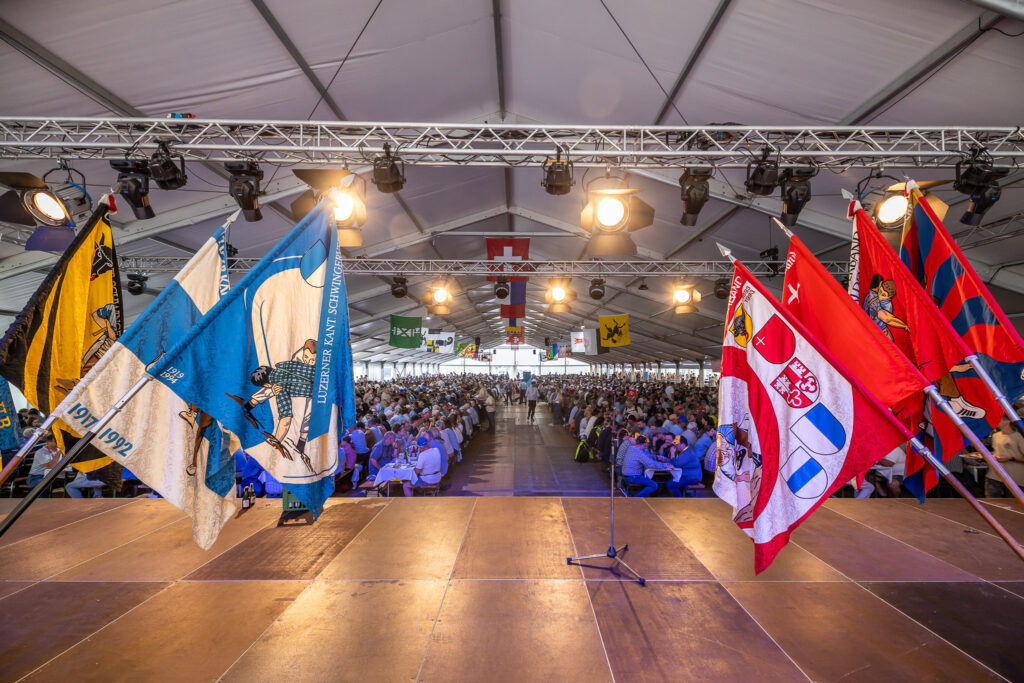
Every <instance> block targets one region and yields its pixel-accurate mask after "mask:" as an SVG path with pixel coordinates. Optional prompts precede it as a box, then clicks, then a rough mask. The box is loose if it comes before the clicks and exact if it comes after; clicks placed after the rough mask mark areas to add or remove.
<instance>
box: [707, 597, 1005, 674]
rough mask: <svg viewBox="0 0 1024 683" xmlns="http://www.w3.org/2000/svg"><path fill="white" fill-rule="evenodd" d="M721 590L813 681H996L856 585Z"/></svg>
mask: <svg viewBox="0 0 1024 683" xmlns="http://www.w3.org/2000/svg"><path fill="white" fill-rule="evenodd" d="M724 585H725V588H726V589H727V590H728V591H729V592H730V593H732V595H733V596H734V597H735V598H736V599H737V600H738V601H739V603H740V604H741V605H743V607H744V608H746V610H747V611H748V612H749V613H750V615H751V616H752V617H753V618H754V619H756V620H757V622H758V623H759V624H761V626H762V628H764V629H765V630H766V631H767V632H768V634H769V635H771V636H772V638H774V639H775V641H776V642H777V643H778V644H779V645H780V646H781V647H782V648H783V649H784V650H785V651H786V652H787V653H788V654H789V656H790V657H792V658H793V660H794V661H795V662H796V663H797V664H798V665H799V666H800V668H801V669H803V670H804V672H805V673H806V674H807V675H808V676H810V677H811V678H812V679H813V680H816V681H837V680H840V679H842V680H843V681H872V682H875V681H924V680H946V681H957V680H961V681H963V680H971V681H977V680H998V677H997V676H995V675H994V674H993V673H992V672H991V671H989V670H987V669H986V668H984V667H983V666H982V665H980V664H978V663H977V662H976V661H974V660H973V659H971V658H970V657H968V656H967V655H965V654H964V653H962V652H960V651H959V650H957V649H956V648H954V647H953V646H952V645H950V644H949V643H947V642H946V641H944V640H942V639H941V638H939V637H938V636H936V635H934V634H933V633H930V632H929V631H928V630H927V629H925V628H924V627H922V626H920V625H918V624H917V623H915V622H914V621H912V620H911V619H909V618H908V617H906V616H905V615H903V614H902V613H901V612H899V611H897V610H896V609H893V608H892V607H890V606H889V605H887V604H885V602H883V601H881V600H877V599H875V598H874V597H873V596H872V595H871V594H870V593H869V592H867V591H866V590H865V589H864V588H862V587H860V586H858V585H856V584H853V583H809V582H802V583H754V582H742V583H741V582H736V583H728V584H724Z"/></svg>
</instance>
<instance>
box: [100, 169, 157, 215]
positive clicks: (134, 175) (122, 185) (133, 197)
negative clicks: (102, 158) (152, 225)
mask: <svg viewBox="0 0 1024 683" xmlns="http://www.w3.org/2000/svg"><path fill="white" fill-rule="evenodd" d="M110 166H111V168H113V169H114V170H115V171H117V192H118V194H120V195H121V196H122V197H124V199H125V201H126V202H128V205H129V206H131V207H132V211H133V212H135V217H136V218H138V219H140V220H144V219H147V218H153V217H154V216H155V215H156V213H155V212H154V211H153V207H151V206H150V205H149V161H148V160H147V159H114V160H112V161H111V162H110Z"/></svg>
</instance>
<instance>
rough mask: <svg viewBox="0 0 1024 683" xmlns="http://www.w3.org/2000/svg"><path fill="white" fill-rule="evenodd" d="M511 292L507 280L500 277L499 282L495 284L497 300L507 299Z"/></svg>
mask: <svg viewBox="0 0 1024 683" xmlns="http://www.w3.org/2000/svg"><path fill="white" fill-rule="evenodd" d="M511 291H512V290H511V288H510V287H509V286H508V280H507V279H506V278H503V277H499V278H498V281H497V282H495V283H494V298H495V299H507V298H508V296H509V294H510V293H511Z"/></svg>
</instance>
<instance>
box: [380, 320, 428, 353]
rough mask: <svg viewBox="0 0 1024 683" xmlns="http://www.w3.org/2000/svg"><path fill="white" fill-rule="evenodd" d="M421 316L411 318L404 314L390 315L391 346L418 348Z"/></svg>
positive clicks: (421, 322)
mask: <svg viewBox="0 0 1024 683" xmlns="http://www.w3.org/2000/svg"><path fill="white" fill-rule="evenodd" d="M422 326H423V318H411V317H407V316H404V315H393V316H391V340H390V341H389V342H388V343H389V344H391V346H395V347H397V348H400V349H418V348H419V347H420V342H421V340H420V333H421V328H422Z"/></svg>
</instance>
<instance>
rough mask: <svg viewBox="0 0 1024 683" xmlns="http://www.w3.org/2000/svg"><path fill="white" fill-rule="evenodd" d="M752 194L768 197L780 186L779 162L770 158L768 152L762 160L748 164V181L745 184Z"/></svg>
mask: <svg viewBox="0 0 1024 683" xmlns="http://www.w3.org/2000/svg"><path fill="white" fill-rule="evenodd" d="M743 185H744V186H745V187H746V188H747V192H749V193H750V194H756V195H759V196H761V197H767V196H768V195H770V194H771V193H772V192H774V191H775V188H776V187H778V185H779V162H778V161H774V160H772V159H769V158H768V150H767V149H766V150H765V151H764V154H762V155H761V160H760V161H757V162H753V161H751V162H750V163H749V164H747V179H746V180H745V181H744V182H743Z"/></svg>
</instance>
